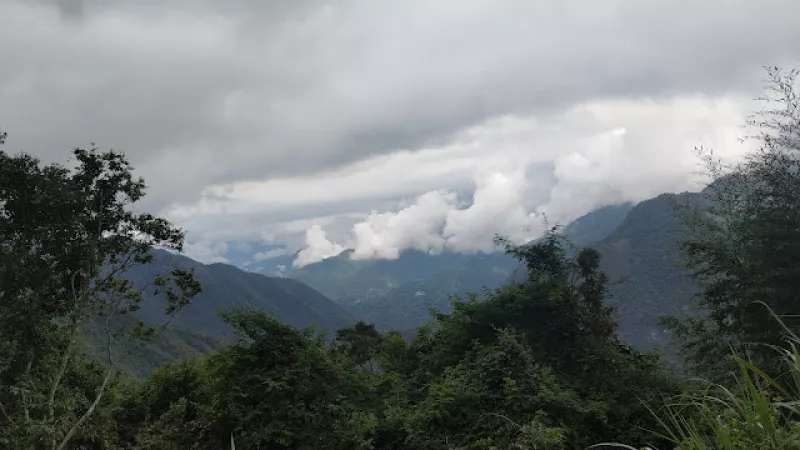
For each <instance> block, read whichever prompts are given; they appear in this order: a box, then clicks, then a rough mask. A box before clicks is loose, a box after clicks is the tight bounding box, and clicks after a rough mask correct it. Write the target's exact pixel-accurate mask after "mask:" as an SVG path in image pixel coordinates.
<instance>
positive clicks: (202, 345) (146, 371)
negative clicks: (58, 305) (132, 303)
mask: <svg viewBox="0 0 800 450" xmlns="http://www.w3.org/2000/svg"><path fill="white" fill-rule="evenodd" d="M125 319H129V318H122V321H124V322H130V320H125ZM129 328H130V324H129V323H128V324H125V325H121V326H120V327H119V329H129ZM223 342H224V341H223V340H222V339H221V338H220V337H217V336H213V335H206V334H200V333H196V332H191V331H188V330H185V329H182V328H177V327H174V326H168V327H166V328H163V329H160V330H159V332H158V333H156V334H154V335H153V336H152V337H151V338H149V339H141V340H131V339H112V341H111V351H112V352H113V359H114V360H115V361H117V367H118V368H119V370H120V372H122V373H125V374H128V375H131V376H133V377H136V378H143V377H147V376H149V375H151V374H152V373H153V371H155V370H156V369H157V368H159V367H161V366H163V365H164V364H167V363H171V362H175V361H182V360H185V359H192V358H195V357H199V356H202V355H207V354H209V353H213V352H214V351H216V350H218V349H219V348H220V347H221V346H222V344H223ZM106 344H107V337H106V335H105V329H104V327H103V326H102V324H101V323H97V322H90V323H87V324H86V326H85V328H84V332H83V336H82V339H81V340H80V345H81V348H82V350H83V351H84V352H85V353H86V356H87V357H88V358H89V359H91V360H92V361H95V362H98V363H103V362H104V361H106V357H107V355H106V352H107V348H106Z"/></svg>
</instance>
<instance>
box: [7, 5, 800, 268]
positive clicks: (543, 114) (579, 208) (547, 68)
mask: <svg viewBox="0 0 800 450" xmlns="http://www.w3.org/2000/svg"><path fill="white" fill-rule="evenodd" d="M0 17H2V18H3V24H2V26H0V129H1V130H3V131H6V132H8V134H9V137H8V141H7V144H6V146H5V148H6V150H7V151H14V152H16V151H25V152H29V153H33V154H35V155H37V156H39V157H41V158H42V159H43V160H45V161H54V162H64V161H66V160H67V157H68V156H69V151H70V150H71V149H72V148H74V147H76V146H88V145H90V144H91V143H96V145H98V146H99V147H100V148H114V149H117V150H121V151H124V152H125V153H126V154H127V155H128V156H129V158H130V160H131V161H132V162H133V163H134V165H135V167H136V169H137V173H138V174H140V175H142V176H144V177H145V179H146V180H147V182H148V185H149V186H150V187H149V190H148V195H147V197H146V198H145V199H144V200H143V203H142V205H141V207H142V208H144V209H147V210H148V211H151V212H154V213H158V214H161V215H164V216H166V217H167V218H169V219H170V220H172V221H174V222H175V223H176V224H178V225H180V226H181V227H183V228H184V229H186V230H187V232H188V234H187V245H186V252H187V254H188V255H189V256H192V257H194V258H196V259H199V260H201V261H204V262H233V261H232V256H231V255H233V253H236V254H237V255H239V256H237V260H236V262H237V263H239V264H244V263H247V262H256V261H264V260H270V259H271V258H273V257H277V256H285V254H290V255H291V254H294V253H295V252H299V253H298V254H297V257H296V258H295V259H294V265H295V266H302V265H304V264H309V263H313V262H316V261H319V260H321V259H323V258H325V257H328V256H332V255H335V254H337V253H339V252H341V251H342V250H343V249H353V251H354V252H353V255H354V257H357V258H364V259H368V258H396V257H397V256H398V255H399V254H400V253H401V252H403V251H405V250H409V249H416V250H420V251H428V252H440V251H456V252H464V253H471V252H488V251H492V250H493V249H494V247H493V238H494V236H495V235H496V234H501V235H503V236H506V237H508V238H509V239H511V240H513V241H516V242H524V241H526V240H528V239H531V238H534V237H536V236H537V235H538V234H539V233H541V231H542V227H543V218H544V217H545V216H546V217H547V218H548V220H550V221H551V222H561V223H564V222H567V221H569V220H572V219H574V218H576V217H578V216H580V215H582V214H584V213H586V212H589V211H591V210H592V209H595V208H597V207H600V206H604V205H608V204H613V203H619V202H627V201H632V202H636V201H641V200H644V199H647V198H650V197H652V196H655V195H657V194H660V193H663V192H679V191H683V190H696V189H699V188H700V187H701V186H702V184H701V183H702V177H701V176H700V174H699V173H698V169H699V167H698V164H699V161H698V159H697V157H696V155H695V152H694V149H695V147H697V146H704V147H709V148H713V149H714V150H715V152H716V154H717V156H719V157H721V158H723V159H726V160H730V161H735V160H737V159H738V158H741V156H742V155H743V153H744V152H745V151H746V150H747V148H748V144H747V143H744V144H743V143H741V142H739V138H740V137H741V136H742V135H743V134H744V132H745V130H744V129H743V128H742V125H743V123H744V119H745V118H746V115H747V114H748V113H750V112H751V111H752V110H753V108H755V107H757V105H755V104H754V103H753V101H752V99H753V98H754V97H756V96H757V95H759V93H760V90H761V87H762V85H763V80H764V78H765V73H764V71H763V66H765V65H778V66H782V67H786V68H794V67H798V59H800V27H798V26H797V25H798V20H797V17H800V4H798V3H797V2H795V1H793V0H762V1H759V2H754V1H749V0H704V1H702V2H698V1H688V0H651V1H646V2H644V1H630V0H596V1H591V2H588V1H577V0H575V1H565V0H536V1H534V0H447V1H445V0H406V1H402V2H399V1H389V0H385V1H376V0H331V1H323V0H309V1H302V0H273V1H261V0H228V1H225V2H218V1H214V0H139V1H136V2H133V1H123V0H0ZM241 255H244V256H243V257H242V256H241ZM242 258H244V259H242Z"/></svg>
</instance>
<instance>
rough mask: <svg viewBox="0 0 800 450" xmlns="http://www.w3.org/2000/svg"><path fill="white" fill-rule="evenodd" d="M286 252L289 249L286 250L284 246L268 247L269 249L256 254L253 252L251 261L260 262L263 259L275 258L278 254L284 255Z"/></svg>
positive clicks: (287, 252)
mask: <svg viewBox="0 0 800 450" xmlns="http://www.w3.org/2000/svg"><path fill="white" fill-rule="evenodd" d="M288 254H289V250H287V249H285V248H273V249H270V250H266V251H263V252H258V253H256V254H254V255H253V261H256V262H261V261H264V260H266V259H272V258H277V257H278V256H284V255H288Z"/></svg>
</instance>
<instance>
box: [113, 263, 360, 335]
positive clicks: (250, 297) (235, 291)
mask: <svg viewBox="0 0 800 450" xmlns="http://www.w3.org/2000/svg"><path fill="white" fill-rule="evenodd" d="M155 256H156V261H155V262H154V263H152V264H147V265H141V266H137V267H134V268H133V269H131V270H130V271H129V272H128V273H127V275H126V276H127V277H128V278H129V279H130V280H131V281H132V282H134V283H135V284H136V285H139V286H143V285H145V283H147V282H149V281H150V280H152V279H153V278H154V277H155V276H156V275H157V274H159V273H162V274H163V273H164V272H165V271H167V270H169V269H170V268H182V269H193V270H194V273H195V277H196V278H197V279H198V281H200V283H201V284H202V286H203V292H202V293H200V294H199V295H198V296H197V297H195V298H194V300H193V301H192V303H191V304H190V305H188V306H187V307H185V308H183V309H182V310H181V311H180V312H178V313H177V314H176V315H175V317H174V318H173V320H172V322H171V323H172V324H173V325H174V326H175V327H178V328H182V329H185V330H188V331H190V332H201V333H203V334H206V335H211V336H216V337H229V336H231V334H232V330H231V329H230V327H229V326H228V325H227V324H225V323H224V322H223V321H222V319H221V318H220V317H219V315H218V313H219V311H221V310H224V309H227V308H230V307H234V306H235V307H244V308H256V309H259V310H263V311H266V312H269V313H271V314H273V315H274V316H275V317H276V318H278V319H279V320H281V321H283V322H284V323H286V324H288V325H291V326H293V327H298V328H302V327H307V326H310V325H315V326H317V327H318V328H319V329H321V330H325V331H332V330H336V329H338V328H341V327H343V326H347V325H349V324H351V323H353V322H354V318H353V316H352V315H350V313H348V312H347V311H346V310H345V309H343V308H342V307H341V306H339V305H337V304H336V303H334V302H332V301H331V300H329V299H328V298H326V297H325V296H324V295H322V294H321V293H320V292H319V291H316V290H314V289H312V288H311V287H309V286H307V285H305V284H303V283H301V282H299V281H297V280H293V279H289V278H275V277H268V276H265V275H261V274H257V273H250V272H245V271H243V270H241V269H239V268H237V267H234V266H231V265H227V264H220V263H215V264H207V265H206V264H202V263H199V262H197V261H194V260H192V259H189V258H187V257H185V256H181V255H176V254H172V253H168V252H165V251H161V250H155ZM164 306H165V303H164V299H163V298H161V297H157V298H149V299H146V301H145V302H143V308H142V309H141V310H139V311H137V314H138V315H139V316H140V317H141V318H142V319H144V320H146V321H148V322H153V323H159V322H162V321H163V320H164V315H163V311H164Z"/></svg>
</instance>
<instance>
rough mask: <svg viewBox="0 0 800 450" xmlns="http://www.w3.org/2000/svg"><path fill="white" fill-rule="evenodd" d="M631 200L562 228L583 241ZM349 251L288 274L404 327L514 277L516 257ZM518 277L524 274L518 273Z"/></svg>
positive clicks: (607, 226) (604, 230) (597, 235)
mask: <svg viewBox="0 0 800 450" xmlns="http://www.w3.org/2000/svg"><path fill="white" fill-rule="evenodd" d="M632 207H633V205H631V204H622V205H611V206H607V207H604V208H600V209H598V210H596V211H593V212H591V213H589V214H586V215H585V216H583V217H580V218H579V219H577V220H575V221H573V222H571V223H570V224H568V225H567V226H566V227H565V228H564V229H563V233H564V234H565V235H566V236H568V237H569V238H570V239H571V240H572V241H573V242H575V243H577V244H581V245H584V244H586V243H593V242H596V241H597V240H600V239H602V238H604V237H606V236H607V235H609V234H610V233H611V232H612V231H613V230H614V229H616V228H617V226H618V225H619V224H620V223H621V222H622V221H623V219H624V218H625V216H626V214H627V213H628V212H629V211H630V210H631V208H632ZM351 256H352V252H350V251H348V252H343V253H342V254H340V255H338V256H336V257H333V258H328V259H326V260H324V261H321V262H318V263H315V264H310V265H308V266H305V267H303V268H300V269H297V270H295V271H294V272H293V273H292V274H291V275H290V276H291V277H293V278H296V279H298V280H301V281H303V282H304V283H307V284H308V285H310V286H312V287H314V288H316V289H319V290H320V291H321V292H322V293H323V294H325V295H326V296H328V297H329V298H331V299H333V300H334V301H336V302H337V303H339V304H341V305H343V306H344V307H346V308H347V309H348V310H350V311H351V312H352V313H353V314H354V315H355V316H357V317H359V318H361V319H364V320H367V321H370V322H374V323H375V324H376V325H377V326H378V327H380V328H383V329H396V330H408V329H413V328H416V327H418V326H420V325H422V324H424V323H425V322H427V321H428V319H429V318H430V313H429V308H430V307H434V308H435V309H437V310H439V311H442V312H449V311H450V310H451V304H450V300H451V298H452V297H453V296H460V297H463V296H465V295H466V294H467V293H476V294H481V293H482V292H483V290H484V288H488V289H492V288H495V287H498V286H500V285H502V284H504V283H506V282H508V281H509V280H511V279H513V278H514V277H515V275H514V274H515V272H517V271H518V267H519V264H518V262H517V261H516V260H515V259H514V258H512V257H510V256H508V255H505V254H503V253H493V254H478V255H464V254H456V253H442V254H436V255H431V254H427V253H423V252H419V251H407V252H404V253H402V254H401V255H400V257H399V258H398V259H395V260H368V261H362V260H354V259H352V257H351ZM523 276H524V274H523Z"/></svg>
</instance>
